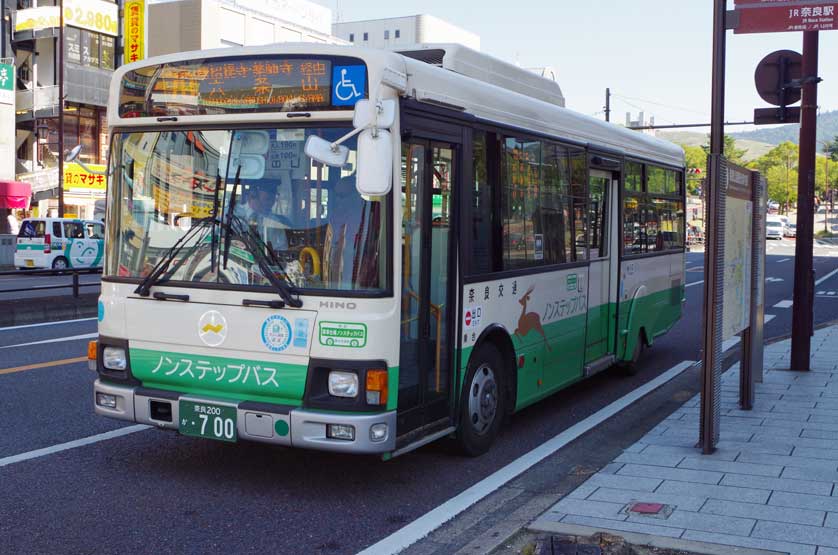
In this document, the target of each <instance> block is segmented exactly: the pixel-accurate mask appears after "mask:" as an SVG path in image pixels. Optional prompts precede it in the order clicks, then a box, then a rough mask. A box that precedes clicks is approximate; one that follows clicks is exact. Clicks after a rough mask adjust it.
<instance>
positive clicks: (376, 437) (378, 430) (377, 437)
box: [370, 422, 387, 443]
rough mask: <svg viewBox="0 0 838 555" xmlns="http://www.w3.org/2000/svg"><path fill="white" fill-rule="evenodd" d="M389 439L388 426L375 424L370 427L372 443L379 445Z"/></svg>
mask: <svg viewBox="0 0 838 555" xmlns="http://www.w3.org/2000/svg"><path fill="white" fill-rule="evenodd" d="M385 439H387V424H384V423H383V422H382V423H380V424H373V425H372V426H370V441H372V442H374V443H378V442H379V441H384V440H385Z"/></svg>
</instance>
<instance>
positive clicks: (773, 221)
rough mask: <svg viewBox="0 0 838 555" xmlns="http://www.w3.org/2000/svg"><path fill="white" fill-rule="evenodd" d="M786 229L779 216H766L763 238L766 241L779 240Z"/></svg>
mask: <svg viewBox="0 0 838 555" xmlns="http://www.w3.org/2000/svg"><path fill="white" fill-rule="evenodd" d="M785 229H786V224H785V223H783V220H782V219H781V218H780V217H779V216H768V217H767V218H766V219H765V238H766V239H780V240H782V238H783V232H784V231H785Z"/></svg>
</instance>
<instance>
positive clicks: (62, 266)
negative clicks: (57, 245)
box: [52, 256, 68, 270]
mask: <svg viewBox="0 0 838 555" xmlns="http://www.w3.org/2000/svg"><path fill="white" fill-rule="evenodd" d="M67 267H68V264H67V259H66V258H64V257H63V256H59V257H58V258H56V259H55V260H53V261H52V269H53V270H66V269H67Z"/></svg>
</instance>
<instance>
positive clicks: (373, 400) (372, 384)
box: [367, 368, 387, 405]
mask: <svg viewBox="0 0 838 555" xmlns="http://www.w3.org/2000/svg"><path fill="white" fill-rule="evenodd" d="M367 404H369V405H386V404H387V370H382V369H380V368H376V369H374V370H367Z"/></svg>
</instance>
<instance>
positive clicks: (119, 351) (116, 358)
mask: <svg viewBox="0 0 838 555" xmlns="http://www.w3.org/2000/svg"><path fill="white" fill-rule="evenodd" d="M102 366H104V367H105V368H107V369H108V370H125V369H126V368H128V357H126V356H125V349H123V348H122V347H105V348H104V349H103V350H102Z"/></svg>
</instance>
